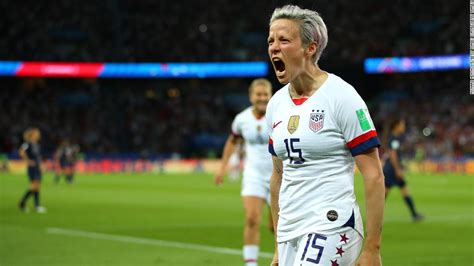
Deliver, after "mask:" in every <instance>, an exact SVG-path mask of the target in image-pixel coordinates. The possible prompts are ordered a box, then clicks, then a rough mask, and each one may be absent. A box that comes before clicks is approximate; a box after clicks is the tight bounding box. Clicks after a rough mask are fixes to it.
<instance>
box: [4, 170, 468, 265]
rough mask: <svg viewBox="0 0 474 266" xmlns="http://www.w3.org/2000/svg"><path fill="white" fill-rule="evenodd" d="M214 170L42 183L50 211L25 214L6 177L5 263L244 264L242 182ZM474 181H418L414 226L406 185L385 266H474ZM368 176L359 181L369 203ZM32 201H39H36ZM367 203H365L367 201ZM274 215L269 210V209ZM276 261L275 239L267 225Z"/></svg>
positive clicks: (385, 248) (13, 181)
mask: <svg viewBox="0 0 474 266" xmlns="http://www.w3.org/2000/svg"><path fill="white" fill-rule="evenodd" d="M212 180H213V177H212V176H211V175H209V174H179V175H178V174H162V175H160V174H111V175H78V176H77V177H76V183H75V184H73V185H72V186H68V185H66V184H64V183H60V184H59V185H55V184H53V182H52V175H51V174H46V175H45V176H44V179H43V188H42V195H41V196H42V203H43V205H44V206H46V207H47V208H48V213H47V214H36V213H34V212H30V213H28V214H25V213H21V212H20V211H19V210H18V208H17V203H18V200H19V198H20V196H21V195H22V194H23V193H24V191H25V189H26V187H27V184H28V183H27V178H26V177H25V176H22V175H12V174H4V173H2V174H0V265H1V266H7V265H194V266H200V265H203V266H204V265H206V266H208V265H225V266H229V265H230V266H231V265H243V262H242V259H241V256H240V249H241V246H242V226H243V211H242V207H241V200H240V196H239V191H240V184H238V183H229V182H227V183H225V184H224V185H223V186H221V187H215V186H214V185H213V183H212ZM473 183H474V182H473V177H472V176H467V175H455V174H438V175H429V174H426V175H422V174H418V175H410V176H409V178H408V184H409V186H410V189H411V191H412V194H413V196H414V200H415V203H416V205H417V207H418V209H419V210H420V212H422V213H423V214H424V215H425V216H426V220H425V221H423V222H421V223H413V222H412V221H411V220H410V217H409V214H408V210H407V208H406V207H405V205H404V202H403V200H402V198H401V196H400V193H399V192H398V191H397V189H394V190H393V191H392V193H391V195H390V196H389V198H388V200H387V203H386V210H385V223H384V231H383V245H382V257H383V262H384V265H389V266H390V265H473V263H474V255H473V254H474V248H473V238H474V234H473V232H474V230H473V227H474V225H473V216H474V209H473V195H474V193H473ZM362 189H363V188H362V180H361V177H356V190H357V194H358V197H359V201H360V202H361V203H362V202H363V197H362V196H363V193H362ZM30 204H32V203H31V202H30ZM361 206H363V204H361ZM265 217H267V212H265ZM263 220H264V223H263V224H262V244H261V250H262V252H264V253H265V255H266V257H264V258H260V261H259V265H269V263H270V259H269V258H268V256H269V253H271V252H272V249H273V248H272V247H273V246H272V245H273V244H272V235H271V233H270V232H269V230H268V229H267V224H266V222H267V219H266V218H265V219H263Z"/></svg>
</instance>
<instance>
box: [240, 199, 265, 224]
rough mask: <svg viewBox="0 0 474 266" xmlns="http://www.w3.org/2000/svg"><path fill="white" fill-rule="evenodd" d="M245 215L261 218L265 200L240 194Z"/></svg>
mask: <svg viewBox="0 0 474 266" xmlns="http://www.w3.org/2000/svg"><path fill="white" fill-rule="evenodd" d="M242 203H243V206H244V211H245V216H246V217H247V218H252V219H258V220H260V219H261V216H262V211H263V207H264V206H265V200H264V199H263V198H260V197H256V196H242Z"/></svg>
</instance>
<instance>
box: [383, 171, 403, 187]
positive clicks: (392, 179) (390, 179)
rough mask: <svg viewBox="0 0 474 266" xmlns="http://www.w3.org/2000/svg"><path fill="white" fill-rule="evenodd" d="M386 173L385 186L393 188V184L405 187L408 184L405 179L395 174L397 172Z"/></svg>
mask: <svg viewBox="0 0 474 266" xmlns="http://www.w3.org/2000/svg"><path fill="white" fill-rule="evenodd" d="M384 175H385V187H386V188H391V187H393V186H397V187H399V188H403V187H405V186H406V185H407V183H406V182H405V179H399V178H397V176H396V175H395V173H384Z"/></svg>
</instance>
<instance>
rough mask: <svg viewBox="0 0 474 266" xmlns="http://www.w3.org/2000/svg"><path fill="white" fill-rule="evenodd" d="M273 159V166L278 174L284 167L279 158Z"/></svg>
mask: <svg viewBox="0 0 474 266" xmlns="http://www.w3.org/2000/svg"><path fill="white" fill-rule="evenodd" d="M272 159H273V168H274V169H275V171H276V172H277V173H278V174H282V173H283V169H282V164H281V161H280V160H279V159H278V158H272Z"/></svg>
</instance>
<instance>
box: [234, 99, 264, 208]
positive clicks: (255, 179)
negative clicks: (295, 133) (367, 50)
mask: <svg viewBox="0 0 474 266" xmlns="http://www.w3.org/2000/svg"><path fill="white" fill-rule="evenodd" d="M232 134H233V135H234V136H237V137H242V138H243V139H244V143H245V163H244V172H243V181H242V196H258V197H262V198H264V199H266V200H267V202H268V200H269V197H270V176H271V174H272V159H271V155H270V154H269V153H268V130H267V124H266V121H265V117H261V118H257V117H255V115H254V114H253V112H252V107H248V108H246V109H245V110H244V111H242V112H240V113H239V114H238V115H237V116H236V117H235V119H234V121H233V122H232Z"/></svg>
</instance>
